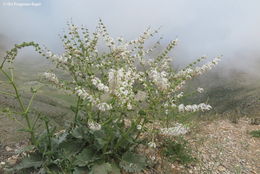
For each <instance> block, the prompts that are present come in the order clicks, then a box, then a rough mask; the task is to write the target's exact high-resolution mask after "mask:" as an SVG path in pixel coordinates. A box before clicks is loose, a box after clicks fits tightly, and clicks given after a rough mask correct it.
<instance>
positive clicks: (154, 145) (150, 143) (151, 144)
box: [148, 141, 156, 148]
mask: <svg viewBox="0 0 260 174" xmlns="http://www.w3.org/2000/svg"><path fill="white" fill-rule="evenodd" d="M148 146H149V147H151V148H156V144H155V142H153V141H151V142H149V143H148Z"/></svg>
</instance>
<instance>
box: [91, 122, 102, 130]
mask: <svg viewBox="0 0 260 174" xmlns="http://www.w3.org/2000/svg"><path fill="white" fill-rule="evenodd" d="M88 127H89V129H91V130H93V131H98V130H100V129H101V125H100V124H98V123H96V122H93V121H90V122H88Z"/></svg>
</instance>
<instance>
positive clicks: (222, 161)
mask: <svg viewBox="0 0 260 174" xmlns="http://www.w3.org/2000/svg"><path fill="white" fill-rule="evenodd" d="M259 129H260V125H253V124H251V120H250V119H247V118H242V119H240V120H239V121H238V123H237V124H234V123H231V122H230V121H229V120H216V121H214V122H210V123H208V122H202V123H200V124H199V128H198V130H196V131H194V132H192V133H191V134H190V135H187V138H188V139H189V142H190V143H191V145H192V148H193V151H194V154H195V156H196V157H197V158H198V163H197V164H195V165H194V166H190V169H188V170H186V171H187V173H197V174H201V173H207V174H240V173H241V174H242V173H244V174H258V173H260V139H259V138H254V137H252V136H251V135H250V134H249V132H250V131H252V130H259Z"/></svg>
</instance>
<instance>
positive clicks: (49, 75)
mask: <svg viewBox="0 0 260 174" xmlns="http://www.w3.org/2000/svg"><path fill="white" fill-rule="evenodd" d="M43 77H44V78H45V79H46V80H48V81H50V82H52V83H54V84H56V85H57V84H59V79H58V77H57V76H56V75H55V74H54V73H49V72H45V73H43Z"/></svg>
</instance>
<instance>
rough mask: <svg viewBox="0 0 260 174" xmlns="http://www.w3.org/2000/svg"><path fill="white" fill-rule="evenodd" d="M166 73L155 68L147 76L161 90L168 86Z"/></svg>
mask: <svg viewBox="0 0 260 174" xmlns="http://www.w3.org/2000/svg"><path fill="white" fill-rule="evenodd" d="M167 75H168V73H167V72H165V71H162V72H158V71H157V69H153V70H151V71H150V73H149V76H150V78H151V79H152V81H153V82H154V84H155V85H156V86H157V87H158V88H159V89H160V90H162V91H164V90H167V89H168V88H169V87H170V83H169V80H168V79H167Z"/></svg>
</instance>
